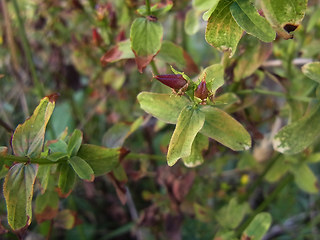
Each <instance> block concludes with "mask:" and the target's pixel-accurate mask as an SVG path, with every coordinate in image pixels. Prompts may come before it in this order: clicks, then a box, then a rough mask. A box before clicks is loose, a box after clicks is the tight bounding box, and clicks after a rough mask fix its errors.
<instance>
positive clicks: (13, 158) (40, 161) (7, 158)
mask: <svg viewBox="0 0 320 240" xmlns="http://www.w3.org/2000/svg"><path fill="white" fill-rule="evenodd" d="M0 161H12V162H19V163H37V164H39V165H47V164H56V163H59V162H61V161H56V162H53V161H50V160H48V159H46V158H32V159H31V158H28V157H21V156H14V155H9V154H8V155H0Z"/></svg>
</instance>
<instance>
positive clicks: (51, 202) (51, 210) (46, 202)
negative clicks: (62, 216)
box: [34, 190, 59, 224]
mask: <svg viewBox="0 0 320 240" xmlns="http://www.w3.org/2000/svg"><path fill="white" fill-rule="evenodd" d="M58 207H59V197H58V194H57V193H56V192H55V191H52V190H50V191H46V192H45V193H44V194H39V195H38V196H37V198H36V207H35V209H34V212H35V215H36V219H37V222H38V223H39V224H40V223H42V222H44V221H46V220H51V219H53V218H55V217H56V215H57V213H58Z"/></svg>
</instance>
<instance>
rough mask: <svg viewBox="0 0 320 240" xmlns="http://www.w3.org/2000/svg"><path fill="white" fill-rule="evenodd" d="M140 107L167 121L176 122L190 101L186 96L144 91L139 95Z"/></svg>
mask: <svg viewBox="0 0 320 240" xmlns="http://www.w3.org/2000/svg"><path fill="white" fill-rule="evenodd" d="M137 98H138V101H139V103H140V107H141V108H142V109H143V110H144V111H146V112H147V113H149V114H151V115H152V116H154V117H156V118H158V119H160V120H162V121H164V122H166V123H172V124H174V123H176V122H177V119H178V116H179V114H180V112H181V111H182V109H183V108H184V107H185V106H186V105H188V104H189V103H190V101H189V100H188V99H187V98H186V97H184V96H176V95H169V94H161V93H151V92H142V93H140V94H139V95H138V97H137Z"/></svg>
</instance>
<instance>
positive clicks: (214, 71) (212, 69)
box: [198, 64, 224, 94]
mask: <svg viewBox="0 0 320 240" xmlns="http://www.w3.org/2000/svg"><path fill="white" fill-rule="evenodd" d="M223 76H224V69H223V66H222V65H221V64H213V65H211V66H209V67H206V68H205V69H204V70H203V71H202V72H201V74H200V75H199V78H198V84H199V83H200V81H201V80H202V79H203V78H204V77H205V80H206V84H207V88H208V90H209V91H210V92H212V93H213V94H214V93H215V92H216V91H217V89H218V88H219V87H221V86H222V85H223V84H224V78H223Z"/></svg>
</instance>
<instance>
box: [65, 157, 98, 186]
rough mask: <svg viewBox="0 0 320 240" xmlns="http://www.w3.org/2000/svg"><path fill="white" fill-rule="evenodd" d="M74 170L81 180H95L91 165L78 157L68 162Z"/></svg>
mask: <svg viewBox="0 0 320 240" xmlns="http://www.w3.org/2000/svg"><path fill="white" fill-rule="evenodd" d="M68 162H69V164H70V165H71V166H72V168H73V170H74V171H75V172H76V173H77V175H78V176H79V178H81V179H83V180H87V181H89V182H92V181H93V180H94V172H93V170H92V168H91V167H90V165H89V164H88V163H87V162H86V161H85V160H83V159H82V158H80V157H78V156H73V157H72V158H70V159H69V160H68Z"/></svg>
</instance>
